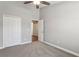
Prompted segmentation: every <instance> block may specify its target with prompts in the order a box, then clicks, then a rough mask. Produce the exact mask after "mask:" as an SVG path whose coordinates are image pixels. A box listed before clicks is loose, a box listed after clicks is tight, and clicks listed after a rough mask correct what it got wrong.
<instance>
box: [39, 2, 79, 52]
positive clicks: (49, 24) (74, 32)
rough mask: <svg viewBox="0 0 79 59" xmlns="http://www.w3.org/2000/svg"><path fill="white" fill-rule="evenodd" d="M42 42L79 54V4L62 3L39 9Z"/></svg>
mask: <svg viewBox="0 0 79 59" xmlns="http://www.w3.org/2000/svg"><path fill="white" fill-rule="evenodd" d="M40 19H43V20H44V26H45V27H44V29H45V31H44V41H46V42H49V43H51V44H55V45H57V46H60V47H63V48H65V49H68V50H71V51H73V52H76V53H78V54H79V2H78V1H76V2H75V1H74V2H73V1H71V2H62V3H58V4H55V5H52V6H47V7H44V8H41V10H40Z"/></svg>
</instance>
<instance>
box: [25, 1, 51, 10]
mask: <svg viewBox="0 0 79 59" xmlns="http://www.w3.org/2000/svg"><path fill="white" fill-rule="evenodd" d="M29 3H34V4H35V6H36V9H39V4H44V5H50V3H49V2H46V1H38V0H35V1H25V2H24V4H29Z"/></svg>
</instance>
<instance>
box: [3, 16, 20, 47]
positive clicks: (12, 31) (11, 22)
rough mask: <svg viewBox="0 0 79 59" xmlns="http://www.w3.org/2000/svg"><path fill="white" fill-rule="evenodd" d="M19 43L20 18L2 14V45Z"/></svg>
mask: <svg viewBox="0 0 79 59" xmlns="http://www.w3.org/2000/svg"><path fill="white" fill-rule="evenodd" d="M20 43H21V18H19V17H15V16H11V15H4V16H3V46H4V47H9V46H14V45H18V44H20Z"/></svg>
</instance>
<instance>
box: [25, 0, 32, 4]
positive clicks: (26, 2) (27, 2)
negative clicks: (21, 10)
mask: <svg viewBox="0 0 79 59" xmlns="http://www.w3.org/2000/svg"><path fill="white" fill-rule="evenodd" d="M32 2H33V1H25V2H24V4H29V3H32Z"/></svg>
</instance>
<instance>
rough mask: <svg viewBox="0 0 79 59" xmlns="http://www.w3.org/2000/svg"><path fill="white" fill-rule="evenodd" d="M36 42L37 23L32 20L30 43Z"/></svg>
mask: <svg viewBox="0 0 79 59" xmlns="http://www.w3.org/2000/svg"><path fill="white" fill-rule="evenodd" d="M35 41H38V21H36V20H32V42H35Z"/></svg>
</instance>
